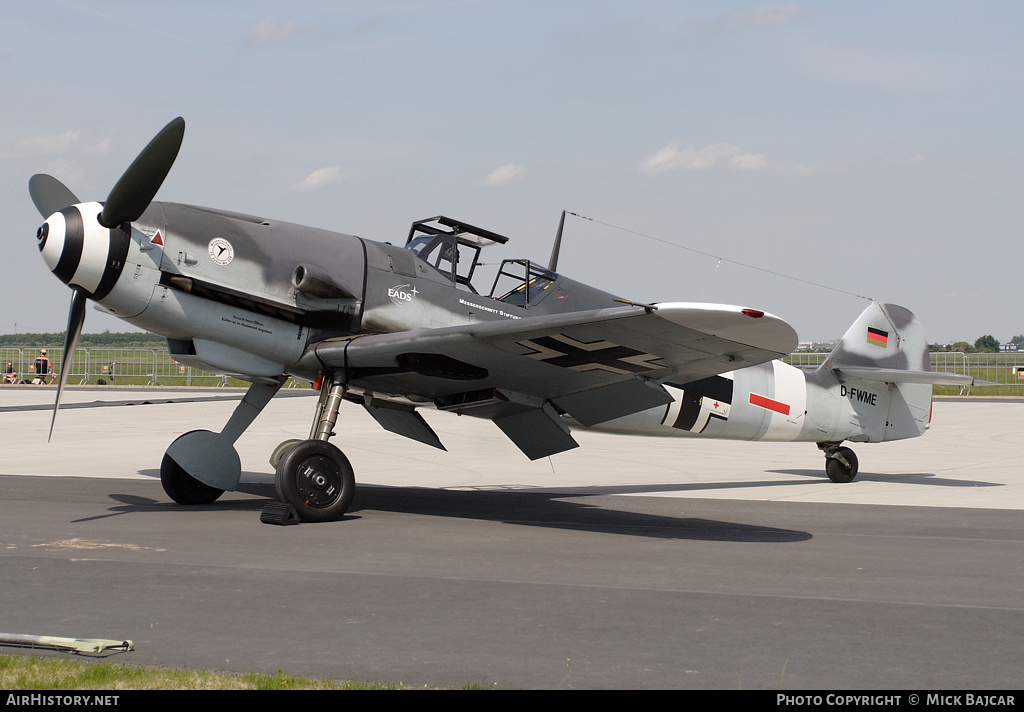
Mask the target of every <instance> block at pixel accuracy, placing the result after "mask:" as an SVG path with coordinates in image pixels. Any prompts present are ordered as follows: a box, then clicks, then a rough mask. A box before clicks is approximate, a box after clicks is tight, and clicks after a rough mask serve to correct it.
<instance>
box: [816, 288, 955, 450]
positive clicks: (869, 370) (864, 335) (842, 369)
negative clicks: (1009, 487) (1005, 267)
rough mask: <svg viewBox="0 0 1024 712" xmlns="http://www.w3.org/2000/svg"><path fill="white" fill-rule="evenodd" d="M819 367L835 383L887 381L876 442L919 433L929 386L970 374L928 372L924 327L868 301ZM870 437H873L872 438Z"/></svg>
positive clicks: (927, 413) (927, 414) (926, 417)
mask: <svg viewBox="0 0 1024 712" xmlns="http://www.w3.org/2000/svg"><path fill="white" fill-rule="evenodd" d="M821 369H823V370H826V371H831V372H832V373H833V374H834V375H835V376H836V378H838V379H839V381H840V382H841V383H845V382H847V381H849V380H851V379H852V380H855V381H862V382H868V383H874V384H875V385H876V386H877V385H880V384H882V383H884V384H888V386H889V387H890V391H891V395H892V398H891V401H890V404H889V409H888V413H887V417H886V419H885V424H884V435H883V436H882V437H880V438H878V439H881V440H899V439H902V438H907V437H916V436H918V435H921V434H922V433H923V432H924V431H925V430H927V428H928V424H929V421H930V419H931V400H932V385H933V384H936V383H946V384H954V385H970V384H971V383H972V379H971V378H970V376H964V375H960V374H954V373H936V372H934V371H932V370H931V363H930V360H929V357H928V341H927V340H926V339H925V336H924V328H923V327H922V326H921V323H920V322H919V321H918V320H917V317H915V316H914V315H913V313H911V312H910V311H909V310H908V309H904V308H903V307H900V306H896V305H895V304H880V303H878V302H872V303H871V306H869V307H868V308H867V309H865V310H864V312H863V313H862V314H861V315H860V317H858V318H857V321H855V322H854V323H853V326H851V327H850V328H849V329H848V330H847V332H846V334H845V335H844V336H843V338H842V339H840V341H839V344H838V345H837V346H836V347H835V349H833V350H832V353H831V354H829V357H828V359H827V360H826V361H825V363H824V364H822V366H821ZM873 439H874V438H873Z"/></svg>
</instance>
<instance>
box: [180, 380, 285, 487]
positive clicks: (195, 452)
mask: <svg viewBox="0 0 1024 712" xmlns="http://www.w3.org/2000/svg"><path fill="white" fill-rule="evenodd" d="M284 381H285V378H284V376H280V377H278V378H276V379H270V380H258V381H253V384H252V385H251V386H249V390H248V391H246V393H245V396H244V397H243V398H242V402H241V403H239V404H238V405H237V406H236V407H235V412H234V413H232V414H231V418H230V419H229V420H228V422H227V424H226V425H225V426H224V429H223V430H221V431H220V432H219V433H212V432H210V431H209V430H193V431H191V432H188V433H185V434H184V435H182V436H180V437H179V438H178V439H177V440H175V441H174V442H172V443H171V444H170V446H169V447H168V448H167V452H165V453H164V459H163V462H162V463H160V484H162V485H163V487H164V492H166V493H167V496H168V497H170V498H171V499H173V500H174V501H175V502H177V503H178V504H209V503H210V502H213V501H214V500H216V499H217V498H218V497H220V496H221V495H222V494H224V490H233V489H235V488H236V487H237V486H238V480H239V479H240V478H241V476H242V463H241V461H240V460H239V459H238V453H237V452H235V447H234V445H235V441H236V440H238V438H239V436H241V434H242V433H244V432H245V429H246V428H248V427H249V426H250V425H251V424H252V421H253V420H255V419H256V416H257V415H259V414H260V412H261V411H262V410H263V408H264V407H265V406H266V405H267V403H269V402H270V399H271V398H273V397H274V395H275V394H276V393H277V392H278V391H279V390H280V389H281V385H282V384H283V383H284Z"/></svg>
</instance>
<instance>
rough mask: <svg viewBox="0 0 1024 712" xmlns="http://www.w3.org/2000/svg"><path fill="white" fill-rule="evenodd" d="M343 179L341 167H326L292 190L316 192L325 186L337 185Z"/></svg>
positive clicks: (313, 173) (310, 175) (307, 177)
mask: <svg viewBox="0 0 1024 712" xmlns="http://www.w3.org/2000/svg"><path fill="white" fill-rule="evenodd" d="M344 179H345V176H344V175H343V174H342V172H341V166H327V167H326V168H318V169H317V170H315V171H313V172H312V173H310V174H309V175H308V176H306V177H305V178H303V179H302V180H300V181H299V182H298V183H296V184H295V185H293V186H292V190H317V189H318V188H323V187H324V186H325V185H330V184H331V183H337V182H339V181H342V180H344Z"/></svg>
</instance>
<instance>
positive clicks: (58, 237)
mask: <svg viewBox="0 0 1024 712" xmlns="http://www.w3.org/2000/svg"><path fill="white" fill-rule="evenodd" d="M102 209H103V206H102V205H100V204H99V203H80V204H79V205H72V206H69V207H67V208H64V209H63V210H61V211H60V212H57V213H54V214H53V215H51V216H50V217H49V218H47V219H46V222H45V223H43V225H42V227H40V228H39V230H38V231H37V232H36V241H37V242H38V245H39V252H40V253H42V255H43V260H44V261H45V262H46V266H47V267H49V268H50V271H51V272H53V274H54V275H56V277H57V279H59V280H60V281H62V282H64V284H67V285H68V286H71V287H80V288H81V289H84V290H85V291H86V292H87V293H88V295H89V297H90V298H91V299H93V300H96V301H99V300H101V299H103V298H104V297H105V296H107V295H108V294H109V293H110V290H111V289H113V287H114V284H115V283H116V282H117V278H118V277H119V276H120V275H121V270H123V269H124V262H125V258H126V257H127V256H128V247H129V245H130V242H131V233H130V230H131V228H130V226H129V225H128V224H127V223H126V224H125V225H123V226H121V227H116V228H114V229H112V230H110V229H107V228H105V227H103V226H102V225H100V224H99V221H98V220H97V217H98V216H99V213H100V211H101V210H102Z"/></svg>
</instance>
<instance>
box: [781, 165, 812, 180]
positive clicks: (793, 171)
mask: <svg viewBox="0 0 1024 712" xmlns="http://www.w3.org/2000/svg"><path fill="white" fill-rule="evenodd" d="M817 172H818V169H817V167H816V166H809V165H807V164H806V163H781V164H779V167H778V168H776V169H775V173H776V174H777V175H780V176H796V177H798V178H806V177H807V176H813V175H814V174H815V173H817Z"/></svg>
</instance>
